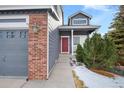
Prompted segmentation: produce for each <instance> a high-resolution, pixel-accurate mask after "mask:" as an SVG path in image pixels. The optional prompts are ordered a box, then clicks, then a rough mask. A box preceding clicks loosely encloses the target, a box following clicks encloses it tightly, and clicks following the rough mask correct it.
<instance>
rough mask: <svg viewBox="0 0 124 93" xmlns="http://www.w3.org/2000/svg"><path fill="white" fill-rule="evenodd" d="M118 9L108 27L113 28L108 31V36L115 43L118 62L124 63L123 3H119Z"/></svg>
mask: <svg viewBox="0 0 124 93" xmlns="http://www.w3.org/2000/svg"><path fill="white" fill-rule="evenodd" d="M119 10H120V11H119V12H118V13H117V16H116V17H115V18H114V19H113V22H112V23H111V26H110V28H111V29H113V30H112V31H110V32H109V33H108V36H109V37H110V38H111V39H112V40H113V41H114V43H115V45H116V48H117V54H118V62H119V63H120V64H121V65H124V5H121V6H120V8H119Z"/></svg>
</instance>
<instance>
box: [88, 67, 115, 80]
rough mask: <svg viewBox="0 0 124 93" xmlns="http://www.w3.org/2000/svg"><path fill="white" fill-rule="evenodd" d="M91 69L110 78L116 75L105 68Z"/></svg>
mask: <svg viewBox="0 0 124 93" xmlns="http://www.w3.org/2000/svg"><path fill="white" fill-rule="evenodd" d="M90 70H91V71H93V72H95V73H98V74H101V75H104V76H107V77H110V78H112V77H115V76H114V74H113V73H110V72H107V71H104V70H97V69H93V68H91V69H90Z"/></svg>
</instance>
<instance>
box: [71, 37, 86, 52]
mask: <svg viewBox="0 0 124 93" xmlns="http://www.w3.org/2000/svg"><path fill="white" fill-rule="evenodd" d="M74 37H80V42H79V44H80V45H81V46H82V47H83V45H84V42H85V40H86V39H87V35H74ZM73 49H74V50H73V51H74V53H75V51H76V49H77V45H74V47H73Z"/></svg>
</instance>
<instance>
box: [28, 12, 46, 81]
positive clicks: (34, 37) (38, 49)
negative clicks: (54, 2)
mask: <svg viewBox="0 0 124 93" xmlns="http://www.w3.org/2000/svg"><path fill="white" fill-rule="evenodd" d="M47 16H48V15H47V13H41V14H30V15H29V33H28V34H29V39H28V54H29V56H28V62H29V63H28V79H29V80H35V79H38V80H43V79H47ZM34 23H37V24H38V25H40V30H39V31H38V32H37V33H34V32H33V31H32V25H33V24H34Z"/></svg>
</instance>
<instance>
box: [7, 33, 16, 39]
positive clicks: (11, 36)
mask: <svg viewBox="0 0 124 93" xmlns="http://www.w3.org/2000/svg"><path fill="white" fill-rule="evenodd" d="M6 37H7V38H14V37H15V35H14V32H7V36H6Z"/></svg>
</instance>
